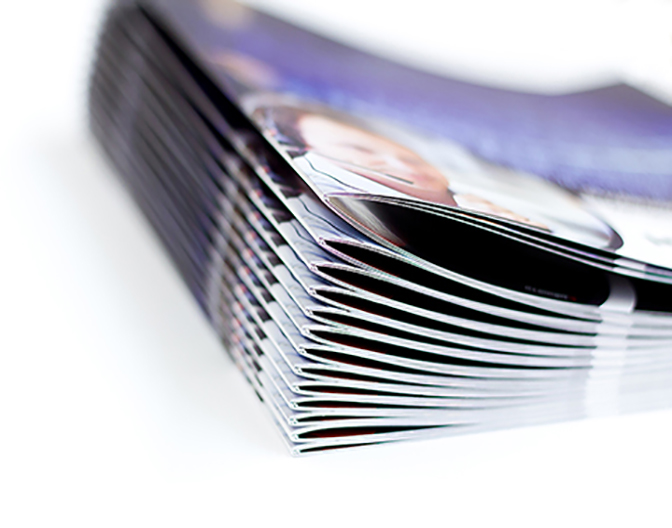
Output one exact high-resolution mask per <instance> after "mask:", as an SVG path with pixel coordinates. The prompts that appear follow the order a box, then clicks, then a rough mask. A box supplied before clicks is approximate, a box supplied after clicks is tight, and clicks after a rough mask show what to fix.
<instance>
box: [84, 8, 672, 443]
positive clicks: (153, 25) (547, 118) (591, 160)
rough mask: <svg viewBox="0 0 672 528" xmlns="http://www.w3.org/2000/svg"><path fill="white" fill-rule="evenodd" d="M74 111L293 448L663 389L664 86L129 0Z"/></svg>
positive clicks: (671, 237) (610, 401)
mask: <svg viewBox="0 0 672 528" xmlns="http://www.w3.org/2000/svg"><path fill="white" fill-rule="evenodd" d="M89 108H90V122H91V129H92V131H93V133H94V135H95V136H96V138H97V139H98V141H99V143H100V145H101V147H102V148H103V150H104V151H105V153H106V154H107V157H108V158H109V160H110V161H111V163H112V164H113V165H114V166H115V168H116V169H117V172H118V173H119V175H120V176H121V179H122V181H123V182H124V184H125V185H126V186H127V188H128V189H129V192H130V193H131V194H132V195H133V197H134V198H135V200H136V201H137V203H138V205H139V206H140V207H141V209H142V210H143V212H144V213H145V215H146V217H147V219H148V220H149V221H150V222H151V223H152V225H153V227H154V228H155V230H156V232H157V234H158V236H159V237H160V238H161V240H162V242H163V244H164V246H165V248H166V251H167V253H168V254H169V255H170V257H171V259H172V260H173V262H174V263H175V266H176V268H177V270H178V271H179V273H180V274H181V275H182V277H183V278H184V280H185V282H186V283H187V284H188V286H189V287H190V289H191V291H192V292H193V294H194V296H195V298H196V299H197V301H198V302H199V304H200V306H201V308H202V309H203V311H204V313H205V314H206V316H207V317H208V319H209V320H210V321H211V323H212V325H213V327H214V328H215V330H216V331H217V332H218V333H219V335H220V336H221V338H222V341H223V344H224V348H225V349H226V350H227V352H228V353H229V355H230V356H231V357H232V359H233V360H234V361H235V363H236V364H237V365H238V367H239V368H240V370H241V371H242V372H243V374H244V375H245V376H246V378H247V379H248V381H249V382H250V384H251V385H252V387H253V388H254V390H255V391H256V393H257V394H258V396H259V398H260V399H261V400H262V401H263V402H264V404H265V406H266V408H267V409H268V410H269V412H270V414H271V417H272V419H273V420H274V421H275V422H276V424H277V425H278V430H279V431H280V433H281V437H282V438H283V439H284V440H285V442H286V443H287V445H288V446H289V448H290V450H291V452H292V453H295V454H299V453H309V452H314V451H320V450H327V449H334V448H340V447H348V446H360V445H369V444H376V443H382V442H388V441H396V440H402V439H411V438H425V437H433V436H442V435H450V434H458V433H466V432H472V431H482V430H490V429H494V428H498V427H511V426H518V425H526V424H536V423H546V422H553V421H558V420H569V419H577V418H582V417H587V416H597V415H604V414H610V413H618V412H631V411H638V410H644V409H652V408H659V407H664V406H667V405H668V404H670V403H672V383H670V381H672V207H671V206H672V146H671V145H672V108H671V107H669V106H666V105H665V104H663V103H662V102H660V101H658V100H656V99H654V98H652V97H650V96H648V95H646V94H644V93H642V92H640V91H637V90H636V89H634V88H632V87H629V86H626V85H618V86H611V87H606V88H601V89H594V90H591V91H586V92H580V93H573V94H568V95H552V96H551V95H537V94H531V93H519V92H513V91H506V90H502V89H495V88H491V87H486V86H478V85H474V84H468V83H465V82H461V81H457V80H453V79H448V78H445V77H439V76H436V75H432V74H428V73H426V72H423V71H420V70H413V69H411V68H409V67H407V66H402V65H399V64H396V63H394V62H391V61H389V60H386V59H383V58H380V57H376V56H373V55H370V54H368V53H365V52H362V51H359V50H357V49H354V48H351V47H348V46H346V45H344V44H342V43H337V42H334V41H332V40H329V39H326V38H324V37H321V36H319V35H315V34H313V33H310V32H308V31H306V30H304V29H301V28H299V27H296V26H293V25H291V24H289V23H287V22H284V21H281V20H279V19H277V18H273V17H271V16H269V15H267V14H263V13H261V12H258V11H254V10H252V9H250V8H247V7H243V6H241V5H239V4H235V3H232V2H228V1H226V2H225V1H222V2H219V3H217V2H214V3H213V2H198V1H195V0H194V1H189V0H182V1H179V0H124V1H118V2H116V3H115V4H113V5H112V7H111V8H110V9H109V12H108V14H107V18H106V20H105V22H104V24H103V28H102V31H101V37H100V43H99V47H98V52H97V59H96V62H95V66H94V68H93V73H92V76H91V82H90V97H89Z"/></svg>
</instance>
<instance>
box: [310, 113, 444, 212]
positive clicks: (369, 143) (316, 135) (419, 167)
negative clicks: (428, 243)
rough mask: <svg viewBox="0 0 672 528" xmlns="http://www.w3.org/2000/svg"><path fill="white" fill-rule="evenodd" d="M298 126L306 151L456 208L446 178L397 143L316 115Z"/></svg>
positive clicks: (414, 194) (366, 176)
mask: <svg viewBox="0 0 672 528" xmlns="http://www.w3.org/2000/svg"><path fill="white" fill-rule="evenodd" d="M298 126H299V129H300V133H301V136H302V137H303V138H304V140H305V142H306V146H307V147H308V149H309V150H311V151H312V152H315V153H317V154H320V155H321V156H324V157H325V158H329V159H330V160H331V161H333V162H335V163H337V164H338V165H339V166H341V167H342V168H344V169H347V170H350V171H352V172H355V173H357V174H359V175H361V176H364V177H365V178H369V179H371V180H374V181H376V182H378V183H381V184H383V185H386V186H387V187H391V188H392V189H395V190H397V191H400V192H403V193H406V194H408V195H410V196H414V197H417V198H421V199H424V200H429V201H433V202H439V203H445V204H448V205H454V204H455V202H454V200H453V199H452V195H451V193H450V192H449V190H448V185H449V182H448V180H447V178H446V177H445V176H444V175H443V174H442V173H441V172H440V171H439V170H438V169H436V168H435V167H434V166H432V165H431V164H429V163H427V162H426V161H425V160H424V159H422V158H421V157H420V156H418V155H417V154H416V153H415V152H413V151H411V150H409V149H407V148H406V147H404V146H402V145H399V144H398V143H395V142H393V141H391V140H389V139H387V138H384V137H382V136H379V135H377V134H374V133H372V132H368V131H366V130H362V129H361V128H358V127H355V126H352V125H348V124H346V123H341V122H339V121H336V120H334V119H330V118H329V117H326V116H321V115H316V114H307V115H304V116H302V117H301V118H300V120H299V123H298Z"/></svg>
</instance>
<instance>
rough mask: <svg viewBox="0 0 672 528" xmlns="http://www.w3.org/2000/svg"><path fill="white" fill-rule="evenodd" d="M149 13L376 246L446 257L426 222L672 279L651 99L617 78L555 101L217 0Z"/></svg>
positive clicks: (659, 108)
mask: <svg viewBox="0 0 672 528" xmlns="http://www.w3.org/2000/svg"><path fill="white" fill-rule="evenodd" d="M149 4H151V9H153V12H154V14H155V15H157V16H158V17H159V18H160V19H162V20H163V21H164V23H165V25H166V27H168V28H171V31H173V32H174V34H175V35H174V36H175V37H176V38H177V39H178V40H179V41H180V42H182V44H183V45H184V46H185V47H186V48H187V49H190V50H192V52H193V53H192V54H191V55H192V56H194V57H197V58H198V59H199V65H200V66H201V67H202V68H203V69H204V70H205V71H207V72H208V73H209V75H210V76H211V77H212V78H214V79H215V80H216V81H217V83H218V84H219V88H221V89H222V90H223V91H224V92H225V93H226V95H227V96H228V97H229V98H230V100H231V101H232V102H233V103H234V104H235V105H237V106H238V107H239V108H240V109H242V110H243V112H244V114H245V115H246V116H247V118H249V119H250V120H251V121H252V122H253V123H254V124H255V125H256V127H258V129H259V131H260V132H261V134H262V135H263V137H264V138H265V140H266V141H268V142H269V143H270V144H271V145H272V146H273V147H274V149H275V150H277V151H278V152H279V153H280V154H281V155H282V156H283V157H284V158H285V159H286V160H287V161H288V162H289V163H290V164H291V165H292V166H293V167H294V169H295V170H296V171H297V173H298V174H299V175H300V176H301V178H302V179H303V180H304V182H305V184H307V185H308V186H309V187H310V188H311V189H312V190H313V191H314V192H315V193H316V194H317V196H319V197H320V199H321V200H323V201H324V203H325V204H327V205H328V206H329V207H330V208H331V209H332V210H333V211H335V212H336V213H337V214H338V215H340V216H341V217H343V218H344V219H345V220H346V221H348V222H349V223H351V224H352V225H354V226H355V227H356V228H357V229H359V230H362V231H364V232H365V233H366V234H367V235H369V236H373V237H374V238H376V239H377V240H378V241H380V242H382V243H384V244H387V245H394V246H397V247H401V248H404V247H406V248H408V247H410V246H413V249H414V251H413V253H416V254H417V253H420V254H422V253H425V252H428V254H431V253H433V252H436V251H435V250H434V251H432V249H431V247H421V246H422V245H423V244H429V245H430V246H432V245H433V246H437V245H438V246H441V247H442V248H448V247H452V248H453V250H458V251H460V248H459V247H456V245H455V243H454V242H455V241H454V240H451V234H450V232H449V231H444V232H442V227H444V226H447V225H449V224H447V223H446V222H443V221H442V222H439V223H433V220H432V217H431V216H430V215H438V216H439V217H441V218H443V219H452V220H454V221H463V222H469V223H471V224H472V225H483V226H486V227H489V228H491V229H493V230H496V231H497V232H500V233H506V234H507V235H508V236H511V237H515V238H517V239H519V240H524V241H527V242H529V243H537V244H541V245H542V246H544V247H547V248H553V250H554V251H556V252H558V253H559V254H562V255H564V256H568V257H570V258H574V259H577V260H578V261H581V262H587V263H590V264H594V265H596V266H602V267H603V268H604V269H609V270H613V271H615V272H617V273H622V274H624V275H629V276H634V277H644V278H647V279H652V280H655V281H661V282H666V283H671V282H672V236H671V235H670V234H671V233H672V214H670V213H669V207H670V203H671V202H672V108H671V107H669V106H667V105H666V104H664V103H662V102H660V101H658V100H656V99H654V98H652V97H650V96H648V95H646V94H644V93H642V92H640V91H638V90H636V89H635V88H632V87H630V86H627V85H624V84H621V85H615V86H610V87H606V88H600V89H594V90H590V91H584V92H579V93H572V94H567V95H540V94H532V93H521V92H514V91H508V90H502V89H496V88H490V87H486V86H478V85H474V84H469V83H466V82H461V81H458V80H453V79H448V78H445V77H441V76H437V75H433V74H429V73H426V72H423V71H419V70H414V69H411V68H408V67H406V66H402V65H399V64H397V63H394V62H391V61H389V60H386V59H383V58H380V57H376V56H373V55H371V54H368V53H365V52H362V51H359V50H356V49H353V48H351V47H348V46H346V45H343V44H340V43H337V42H334V41H332V40H328V39H326V38H323V37H320V36H318V35H315V34H313V33H310V32H308V31H306V30H303V29H301V28H299V27H296V26H294V25H291V24H289V23H286V22H283V21H281V20H278V19H277V18H274V17H271V16H268V15H266V14H263V13H261V12H258V11H255V10H252V9H249V8H246V7H243V6H241V5H239V4H235V3H232V2H228V1H220V2H213V1H207V2H205V1H204V2H193V1H192V2H185V1H179V0H163V1H162V0H155V1H153V2H149ZM400 208H405V210H404V212H403V214H401V215H398V214H397V213H396V212H398V211H399V210H401V209H400ZM391 211H395V213H394V214H392V213H391ZM391 217H403V219H404V223H405V226H404V225H401V226H400V225H396V224H398V223H399V222H398V221H397V222H394V221H392V222H391V221H390V219H391ZM419 224H422V225H419ZM409 225H412V226H413V227H409ZM416 226H417V227H416ZM429 226H435V227H432V228H430V227H429ZM439 226H441V227H439ZM418 229H421V230H429V231H430V233H427V236H424V237H418V236H417V234H416V233H415V231H416V230H418ZM410 231H413V238H414V240H412V241H411V240H409V239H408V237H409V236H411V232H410ZM420 239H422V240H420ZM430 260H431V259H430Z"/></svg>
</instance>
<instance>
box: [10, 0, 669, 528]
mask: <svg viewBox="0 0 672 528" xmlns="http://www.w3.org/2000/svg"><path fill="white" fill-rule="evenodd" d="M285 3H293V4H294V5H295V6H296V4H297V2H285ZM360 3H361V2H360ZM309 4H310V5H312V7H311V9H314V7H315V6H314V5H313V4H315V3H314V2H313V3H309ZM361 5H362V6H364V7H365V6H366V5H367V4H366V3H361ZM364 7H362V9H364ZM446 9H447V8H446ZM101 11H102V7H101V3H100V2H98V1H93V0H82V1H79V2H78V1H66V0H63V1H60V2H56V1H53V0H52V1H43V2H36V1H33V2H28V1H19V2H10V1H8V0H3V2H2V4H0V59H1V62H0V66H1V69H0V72H1V73H0V80H1V83H0V526H7V527H13V526H49V527H51V526H68V527H72V526H96V527H97V526H190V527H201V526H239V525H241V524H243V523H244V522H245V523H246V524H250V525H254V526H256V525H262V523H263V524H265V525H267V526H283V525H289V524H290V523H292V524H294V525H299V526H301V525H314V526H363V525H368V526H386V525H389V526H392V525H407V526H423V525H439V524H441V525H450V526H587V525H591V526H607V525H611V526H672V512H671V511H670V502H671V498H672V450H671V446H672V412H670V411H664V412H656V413H647V414H641V415H634V416H627V417H619V418H610V419H602V420H591V421H584V422H576V423H569V424H558V425H553V426H545V427H536V428H526V429H519V430H512V431H504V432H496V433H490V434H480V435H472V436H465V437H458V438H450V439H444V440H436V441H427V442H415V443H407V444H398V445H391V446H385V447H375V448H367V449H359V450H351V451H344V452H337V453H332V454H328V455H319V456H312V457H307V458H301V459H295V458H291V457H290V456H289V455H288V454H287V452H286V451H285V448H284V446H283V445H282V443H281V441H280V439H279V437H278V436H277V433H276V432H275V430H274V427H273V425H272V423H271V420H270V419H269V417H268V416H267V415H266V414H265V410H264V409H263V408H262V406H261V405H260V404H259V402H258V401H257V400H256V397H255V396H254V394H253V392H252V390H251V389H249V388H248V387H247V385H246V383H245V381H244V379H243V377H242V375H240V374H239V373H238V372H237V371H236V370H235V368H234V366H233V365H232V364H231V362H230V361H229V360H228V358H227V357H226V356H225V354H224V352H223V351H222V349H221V346H220V345H219V343H218V341H217V339H216V338H215V336H214V334H213V332H211V331H210V329H209V328H208V326H207V324H206V322H205V320H204V318H203V317H202V316H201V314H200V312H199V311H198V308H197V306H196V304H195V303H194V302H193V301H192V300H191V298H190V296H189V293H188V291H187V290H186V288H185V287H184V286H183V285H182V283H181V282H180V280H179V278H178V276H177V274H176V272H175V271H174V270H173V268H172V267H171V266H170V264H169V262H168V259H167V258H166V255H165V254H164V253H163V252H162V250H161V248H160V246H159V244H158V242H157V240H156V238H155V237H154V236H153V234H152V232H151V230H150V229H149V227H148V225H147V223H146V222H145V221H144V220H143V218H142V216H141V215H140V213H139V212H138V210H137V208H136V207H135V206H134V204H133V203H132V202H131V201H130V199H129V198H128V197H127V195H126V194H125V193H124V192H123V190H122V189H121V188H120V186H119V185H118V184H117V182H116V180H115V179H114V176H113V174H112V173H111V171H110V170H109V168H108V167H107V166H106V164H105V163H104V162H103V160H102V159H101V157H100V155H99V153H98V151H97V149H96V148H95V146H94V145H93V144H92V143H91V140H90V138H89V136H88V134H87V131H86V127H85V105H86V95H85V85H86V76H87V70H88V65H89V60H90V53H91V51H92V47H93V45H94V42H95V33H96V27H97V23H98V19H99V15H100V14H101ZM519 16H520V13H519ZM490 45H491V47H493V49H494V48H497V47H498V44H497V43H491V44H490ZM486 70H487V68H486ZM484 71H485V70H484ZM486 73H487V72H486Z"/></svg>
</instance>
